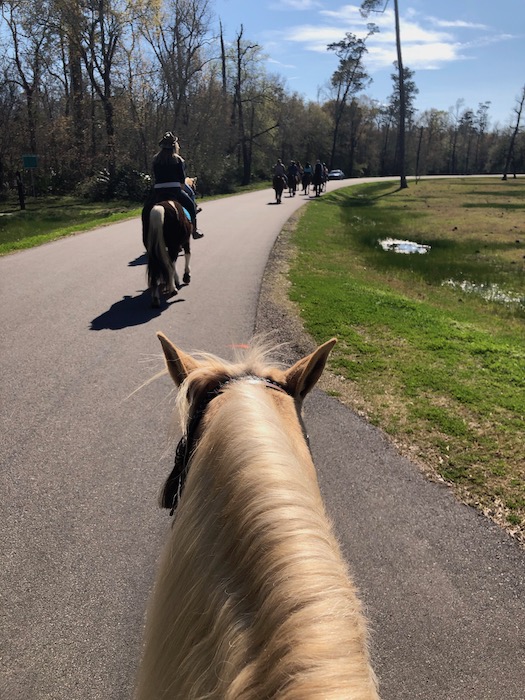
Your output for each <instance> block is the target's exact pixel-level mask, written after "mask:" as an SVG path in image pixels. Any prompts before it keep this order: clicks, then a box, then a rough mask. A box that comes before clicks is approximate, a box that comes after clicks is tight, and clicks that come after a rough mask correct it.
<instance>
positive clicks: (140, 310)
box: [89, 289, 184, 331]
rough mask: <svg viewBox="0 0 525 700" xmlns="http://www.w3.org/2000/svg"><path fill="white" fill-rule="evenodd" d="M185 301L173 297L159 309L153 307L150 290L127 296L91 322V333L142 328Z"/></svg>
mask: <svg viewBox="0 0 525 700" xmlns="http://www.w3.org/2000/svg"><path fill="white" fill-rule="evenodd" d="M183 301H184V299H180V298H179V297H172V298H171V299H166V298H163V299H162V301H161V306H160V308H159V309H154V308H152V306H151V294H150V291H149V289H145V290H144V291H143V292H141V293H140V294H138V295H137V296H135V297H132V296H129V295H126V296H125V297H124V298H123V299H121V300H120V301H117V302H115V303H114V304H112V305H111V307H110V308H109V309H108V310H107V311H104V313H103V314H100V316H97V317H96V318H94V319H93V320H92V321H91V325H90V328H89V330H91V331H102V330H110V331H119V330H122V329H123V328H130V327H132V326H140V325H142V324H143V323H149V322H150V321H151V320H152V319H154V318H158V317H159V316H160V315H161V313H162V312H163V311H166V309H168V308H169V307H170V306H172V305H173V304H180V303H181V302H183Z"/></svg>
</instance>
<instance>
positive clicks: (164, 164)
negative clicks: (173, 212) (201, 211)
mask: <svg viewBox="0 0 525 700" xmlns="http://www.w3.org/2000/svg"><path fill="white" fill-rule="evenodd" d="M159 146H160V150H159V151H158V153H157V154H156V155H155V156H154V158H153V176H154V178H155V184H154V185H153V191H152V192H151V193H150V195H149V197H148V199H147V200H146V203H145V204H144V209H143V210H142V236H143V241H144V245H146V234H147V228H148V223H149V214H150V211H151V210H152V209H153V207H154V206H155V204H158V202H163V201H165V200H168V199H175V200H176V201H177V202H179V204H181V205H182V206H183V207H184V208H185V209H186V210H187V211H188V213H189V215H190V218H191V222H192V224H193V232H192V236H193V238H202V237H203V236H204V234H203V233H201V232H200V231H199V230H198V229H197V211H196V207H195V202H194V201H193V199H192V198H191V197H190V196H189V195H188V193H187V192H186V191H185V189H184V183H185V181H186V170H185V165H184V159H183V158H182V157H181V156H180V155H179V140H178V138H177V137H176V136H174V135H173V134H172V133H171V131H167V132H166V133H165V134H164V136H163V137H162V139H161V140H160V141H159Z"/></svg>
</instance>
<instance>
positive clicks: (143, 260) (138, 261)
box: [128, 253, 148, 267]
mask: <svg viewBox="0 0 525 700" xmlns="http://www.w3.org/2000/svg"><path fill="white" fill-rule="evenodd" d="M147 263H148V254H147V253H142V255H139V257H138V258H135V260H130V261H129V263H128V267H137V266H138V265H147Z"/></svg>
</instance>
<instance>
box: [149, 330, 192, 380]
mask: <svg viewBox="0 0 525 700" xmlns="http://www.w3.org/2000/svg"><path fill="white" fill-rule="evenodd" d="M157 338H158V339H159V340H160V344H161V345H162V349H163V350H164V357H165V359H166V367H167V368H168V372H169V373H170V376H171V378H172V379H173V381H174V382H175V384H176V385H177V386H180V385H181V384H182V382H183V381H184V380H185V379H186V377H187V376H188V374H190V372H193V370H195V369H197V368H198V367H199V366H200V365H199V363H198V362H197V360H194V359H193V357H192V356H191V355H188V354H187V353H185V352H183V351H182V350H179V348H177V347H175V345H173V343H172V342H171V340H168V338H166V336H165V335H164V333H160V332H159V333H157Z"/></svg>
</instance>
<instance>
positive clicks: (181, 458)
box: [160, 374, 308, 515]
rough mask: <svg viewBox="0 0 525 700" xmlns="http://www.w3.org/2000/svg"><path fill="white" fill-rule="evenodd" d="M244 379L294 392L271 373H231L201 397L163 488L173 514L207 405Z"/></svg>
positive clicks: (163, 499)
mask: <svg viewBox="0 0 525 700" xmlns="http://www.w3.org/2000/svg"><path fill="white" fill-rule="evenodd" d="M240 380H247V381H249V382H252V383H261V384H263V386H265V387H266V388H268V389H273V390H275V391H281V392H283V393H285V394H287V395H288V396H292V394H291V393H290V392H289V391H288V390H287V388H286V387H285V386H284V384H281V383H280V382H277V381H275V380H273V379H270V378H269V377H258V376H256V375H252V374H247V375H241V376H239V377H228V378H227V379H224V380H222V381H220V382H218V383H217V384H216V385H215V386H214V387H213V388H212V389H208V391H206V392H205V393H204V394H203V395H202V396H201V397H200V398H199V400H198V401H197V403H196V405H195V409H194V411H193V412H192V414H191V417H190V420H189V421H188V426H187V429H186V433H185V435H183V436H182V437H181V439H180V440H179V443H178V445H177V448H176V450H175V463H174V465H173V469H172V471H171V474H170V475H169V477H168V478H167V480H166V483H165V484H164V488H163V490H162V495H161V499H160V502H161V505H162V507H163V508H169V509H170V515H173V513H174V512H175V509H176V508H177V505H178V503H179V500H180V497H181V494H182V490H183V488H184V484H185V482H186V477H187V475H188V472H189V468H190V463H191V459H192V457H193V455H194V453H195V449H196V447H197V444H198V439H197V430H198V427H199V425H200V422H201V420H202V418H203V416H204V414H205V412H206V409H207V408H208V406H209V404H210V403H211V402H212V401H213V399H215V398H216V397H217V396H219V395H220V394H222V393H223V391H224V389H225V387H227V386H228V385H229V384H233V383H234V382H237V381H240ZM301 425H302V421H301ZM303 432H304V426H303ZM304 434H305V439H306V440H307V442H308V435H306V432H304Z"/></svg>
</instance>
